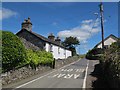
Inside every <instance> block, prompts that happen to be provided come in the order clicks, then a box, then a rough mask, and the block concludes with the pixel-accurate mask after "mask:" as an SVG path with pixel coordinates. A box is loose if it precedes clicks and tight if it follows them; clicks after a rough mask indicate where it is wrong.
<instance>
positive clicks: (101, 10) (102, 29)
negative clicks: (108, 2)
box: [99, 2, 104, 49]
mask: <svg viewBox="0 0 120 90" xmlns="http://www.w3.org/2000/svg"><path fill="white" fill-rule="evenodd" d="M99 6H100V17H101V32H102V49H104V27H103V23H104V21H103V4H102V2H101V3H100V5H99Z"/></svg>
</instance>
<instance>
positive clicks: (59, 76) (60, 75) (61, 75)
mask: <svg viewBox="0 0 120 90" xmlns="http://www.w3.org/2000/svg"><path fill="white" fill-rule="evenodd" d="M63 76H65V74H59V75H58V77H57V78H61V77H63Z"/></svg>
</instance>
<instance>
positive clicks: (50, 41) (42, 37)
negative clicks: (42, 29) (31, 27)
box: [16, 29, 69, 50]
mask: <svg viewBox="0 0 120 90" xmlns="http://www.w3.org/2000/svg"><path fill="white" fill-rule="evenodd" d="M24 30H25V31H27V32H28V33H31V34H33V35H34V36H36V37H38V38H39V39H41V40H43V41H45V42H48V43H50V44H53V45H56V46H59V47H62V48H64V49H68V48H66V47H64V46H63V45H61V44H59V43H57V42H55V41H52V40H50V39H49V38H46V37H44V36H42V35H40V34H37V33H35V32H32V31H28V30H26V29H22V30H20V31H19V32H17V33H16V35H17V34H19V33H21V32H23V31H24ZM68 50H69V49H68Z"/></svg>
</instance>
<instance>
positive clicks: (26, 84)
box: [14, 59, 80, 90]
mask: <svg viewBox="0 0 120 90" xmlns="http://www.w3.org/2000/svg"><path fill="white" fill-rule="evenodd" d="M79 60H80V59H79ZM79 60H77V61H75V62H73V63H70V64H68V65H65V66H63V67H61V68H59V69H62V68H65V67H67V66H70V65H72V64H74V63H76V62H78V61H79ZM59 69H57V70H59ZM57 70H54V71H52V72H50V73H48V74H46V75H43V76H41V77H39V78H36V79H34V80H32V81H29V82H27V83H24V84H22V85H20V86H18V87H16V88H15V89H17V88H21V87H23V86H25V85H27V84H30V83H32V82H34V81H36V80H39V79H41V78H43V77H45V76H48V75H49V74H51V73H53V72H55V71H57ZM15 89H14V90H15Z"/></svg>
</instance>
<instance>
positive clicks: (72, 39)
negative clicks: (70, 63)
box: [62, 36, 80, 56]
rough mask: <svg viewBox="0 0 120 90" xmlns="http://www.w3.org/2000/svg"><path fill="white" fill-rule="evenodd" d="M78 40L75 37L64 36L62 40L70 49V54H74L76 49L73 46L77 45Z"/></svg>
mask: <svg viewBox="0 0 120 90" xmlns="http://www.w3.org/2000/svg"><path fill="white" fill-rule="evenodd" d="M79 43H80V42H79V40H78V39H77V37H71V36H70V37H66V39H65V40H64V41H63V43H62V44H63V45H64V46H65V47H66V48H68V49H70V50H71V51H72V55H73V56H74V55H76V49H75V47H76V46H77V45H79Z"/></svg>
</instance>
